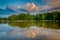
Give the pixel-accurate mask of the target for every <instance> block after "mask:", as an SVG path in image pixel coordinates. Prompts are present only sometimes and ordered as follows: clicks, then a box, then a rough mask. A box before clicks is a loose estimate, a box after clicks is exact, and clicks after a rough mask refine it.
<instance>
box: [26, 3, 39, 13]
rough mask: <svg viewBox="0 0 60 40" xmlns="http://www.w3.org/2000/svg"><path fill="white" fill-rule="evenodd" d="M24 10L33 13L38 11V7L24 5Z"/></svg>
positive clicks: (30, 4)
mask: <svg viewBox="0 0 60 40" xmlns="http://www.w3.org/2000/svg"><path fill="white" fill-rule="evenodd" d="M25 8H26V9H27V10H29V11H31V12H34V11H38V10H39V7H38V6H37V5H35V4H34V3H27V4H26V5H25Z"/></svg>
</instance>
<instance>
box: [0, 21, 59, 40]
mask: <svg viewBox="0 0 60 40" xmlns="http://www.w3.org/2000/svg"><path fill="white" fill-rule="evenodd" d="M0 40H60V22H59V21H39V22H9V23H7V22H6V23H1V22H0Z"/></svg>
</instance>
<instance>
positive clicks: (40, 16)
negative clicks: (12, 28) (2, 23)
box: [0, 12, 60, 21]
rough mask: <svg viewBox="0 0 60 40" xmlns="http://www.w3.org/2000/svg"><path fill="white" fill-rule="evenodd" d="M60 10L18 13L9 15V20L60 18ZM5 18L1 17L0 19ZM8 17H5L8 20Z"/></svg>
mask: <svg viewBox="0 0 60 40" xmlns="http://www.w3.org/2000/svg"><path fill="white" fill-rule="evenodd" d="M59 17H60V12H50V13H44V14H37V15H30V14H29V13H28V14H24V13H21V14H18V15H11V16H9V17H8V20H13V21H14V20H60V18H59ZM1 19H3V18H0V20H1ZM6 19H7V18H4V20H6Z"/></svg>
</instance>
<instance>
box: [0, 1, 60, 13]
mask: <svg viewBox="0 0 60 40" xmlns="http://www.w3.org/2000/svg"><path fill="white" fill-rule="evenodd" d="M7 6H8V7H9V8H11V9H13V10H16V9H21V8H22V9H24V10H28V11H29V12H34V13H35V12H38V13H44V12H52V11H60V0H0V9H6V7H7ZM35 14H36V13H35Z"/></svg>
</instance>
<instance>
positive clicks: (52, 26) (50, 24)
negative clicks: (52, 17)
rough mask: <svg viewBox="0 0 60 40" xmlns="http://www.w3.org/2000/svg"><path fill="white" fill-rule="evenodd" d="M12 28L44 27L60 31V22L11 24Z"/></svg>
mask: <svg viewBox="0 0 60 40" xmlns="http://www.w3.org/2000/svg"><path fill="white" fill-rule="evenodd" d="M8 24H9V25H10V26H12V27H20V28H29V27H30V26H37V27H44V28H50V29H60V27H59V26H60V25H59V24H60V22H59V21H39V22H38V21H35V22H11V23H8Z"/></svg>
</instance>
